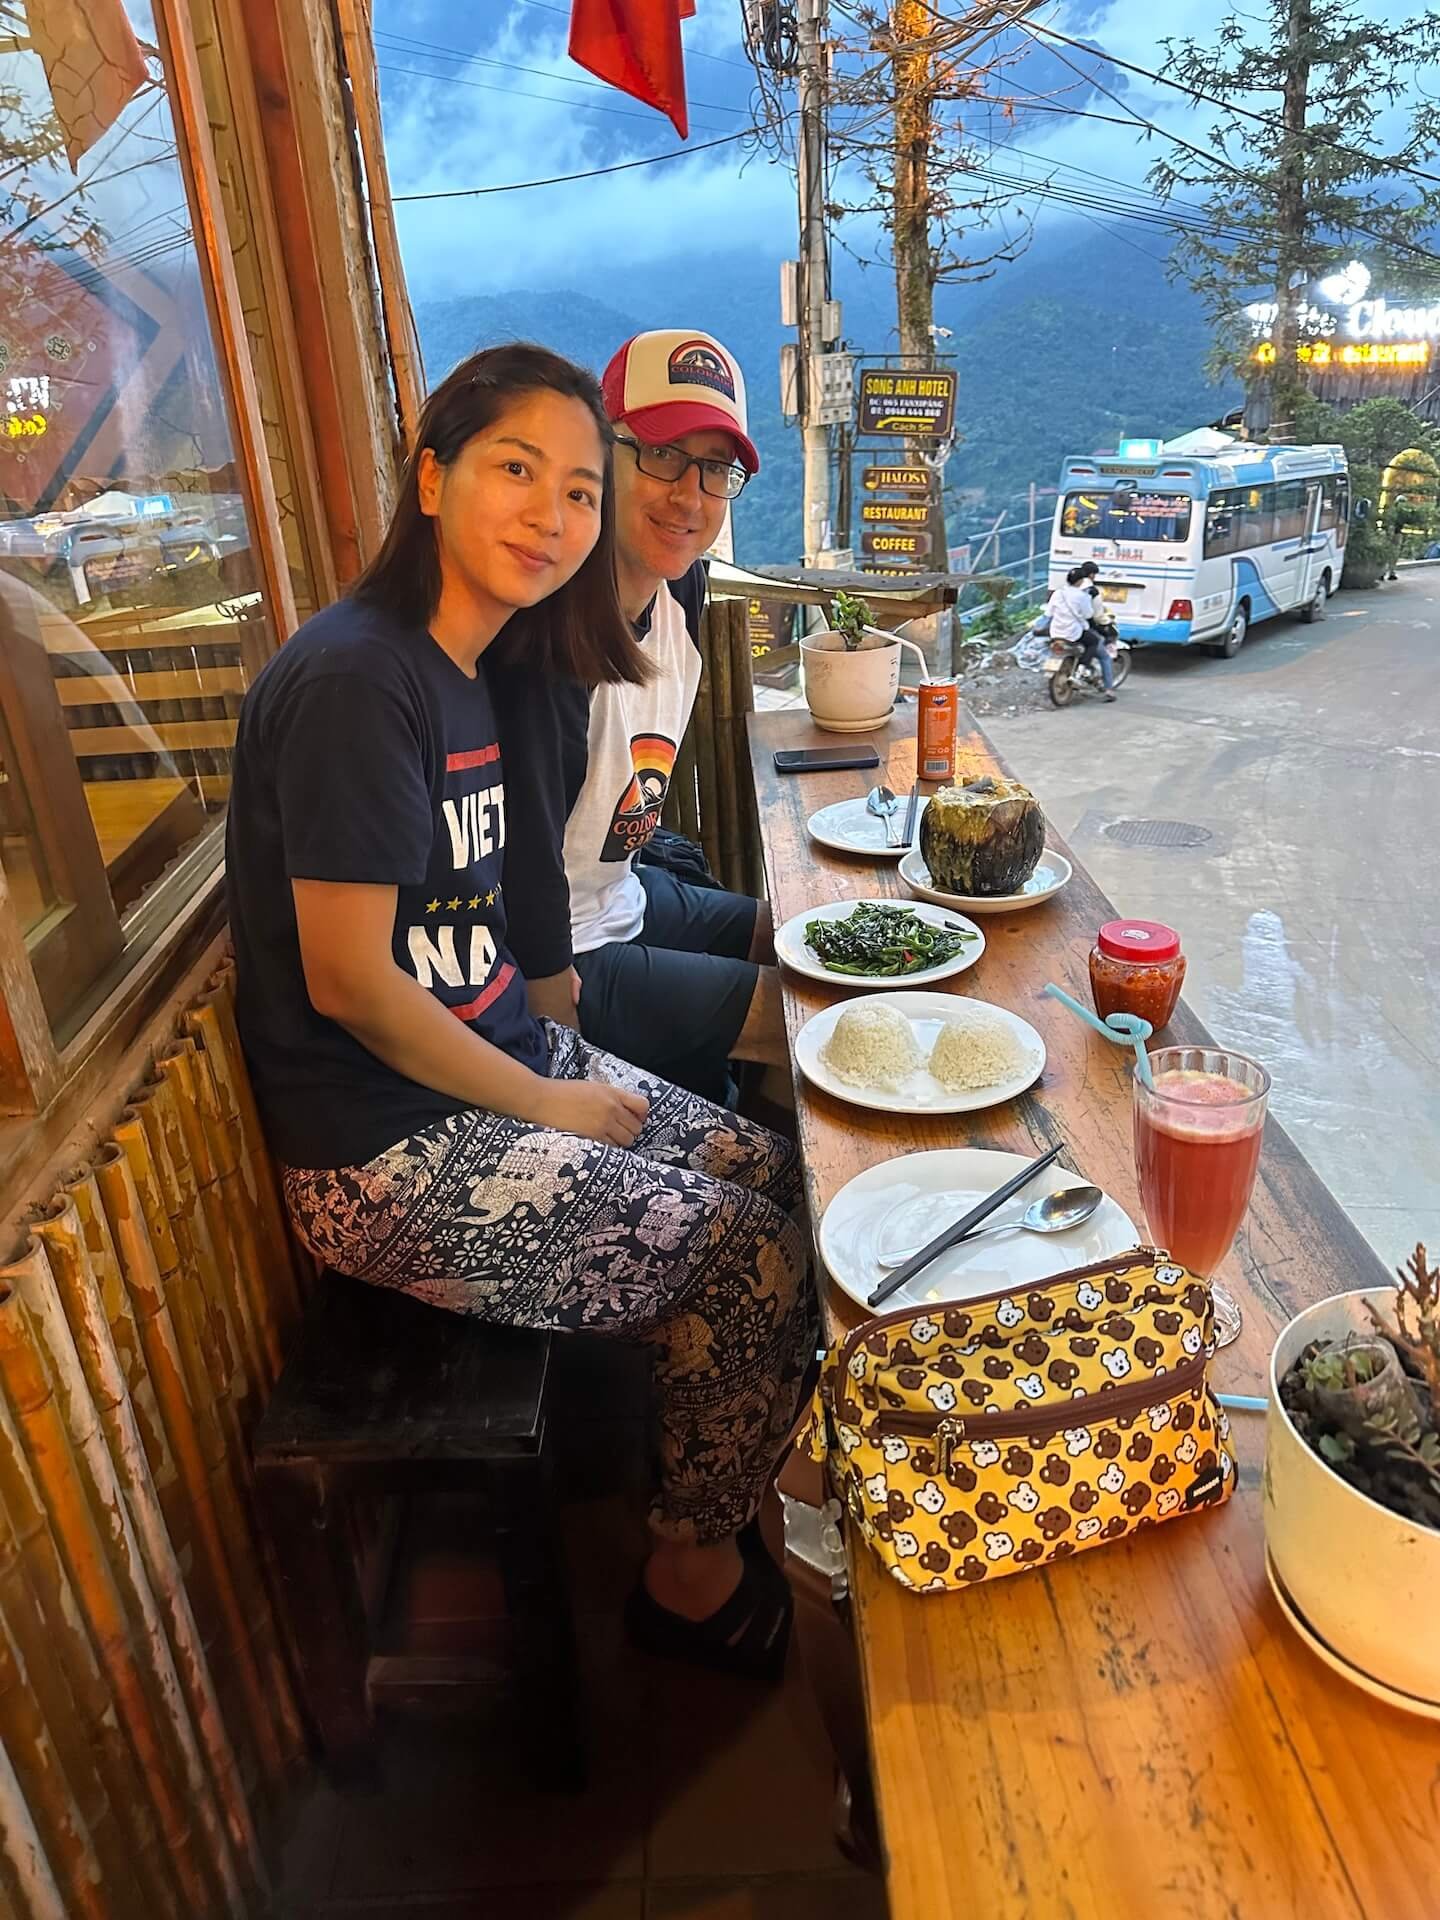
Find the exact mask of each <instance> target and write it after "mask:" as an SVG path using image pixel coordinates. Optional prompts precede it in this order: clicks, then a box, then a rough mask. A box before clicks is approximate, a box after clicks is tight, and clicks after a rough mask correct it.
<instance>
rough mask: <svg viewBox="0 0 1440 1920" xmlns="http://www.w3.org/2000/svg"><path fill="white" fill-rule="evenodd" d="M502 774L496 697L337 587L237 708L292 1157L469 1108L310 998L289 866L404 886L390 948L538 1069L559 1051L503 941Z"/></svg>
mask: <svg viewBox="0 0 1440 1920" xmlns="http://www.w3.org/2000/svg"><path fill="white" fill-rule="evenodd" d="M504 853H505V782H504V775H503V772H502V769H501V764H500V746H499V742H498V739H497V736H496V729H495V718H494V714H493V712H492V709H491V705H490V695H489V691H488V689H487V687H486V684H485V680H484V678H483V676H481V677H478V678H476V679H473V680H472V679H471V678H470V676H469V675H468V674H466V673H465V672H463V671H462V669H461V668H460V667H458V666H456V664H455V662H454V661H453V660H452V659H451V658H450V656H449V655H448V654H447V653H446V652H445V650H444V649H443V648H442V647H441V646H440V645H439V644H438V643H437V642H436V641H435V640H433V639H432V638H431V637H430V635H429V633H428V632H426V630H425V629H424V628H423V627H419V626H414V627H411V626H405V625H402V624H400V623H399V622H397V621H395V620H394V619H392V618H391V617H390V616H389V615H388V614H385V613H383V612H381V611H380V610H378V609H376V608H373V607H368V606H365V605H363V604H361V603H359V602H357V601H354V600H341V601H339V602H338V603H337V604H336V605H334V606H332V607H327V608H326V610H325V611H324V612H323V613H319V614H316V616H315V617H314V619H312V620H307V621H306V623H305V625H304V626H303V627H301V628H300V630H299V632H298V633H296V634H295V635H294V637H293V638H292V639H291V640H289V641H288V642H287V643H286V645H285V646H284V647H283V648H282V649H281V650H280V652H279V653H278V654H277V655H276V656H275V658H274V659H273V660H271V661H269V662H268V663H267V664H266V666H265V668H264V670H263V671H262V672H261V674H260V675H259V677H258V678H257V679H256V681H255V684H254V685H253V686H252V687H251V689H250V691H249V693H248V694H247V695H246V696H245V702H244V705H243V707H242V708H241V712H240V725H239V734H238V738H237V740H236V745H235V763H234V774H233V780H232V785H231V793H230V813H229V822H228V826H227V830H226V862H227V876H228V885H229V894H230V921H231V928H232V931H233V934H234V940H235V957H236V976H237V979H236V984H237V1014H238V1018H239V1024H240V1037H241V1040H242V1041H243V1043H244V1046H245V1055H246V1059H247V1060H248V1062H249V1066H250V1072H251V1076H252V1079H253V1081H254V1084H255V1094H256V1098H257V1100H258V1101H259V1105H260V1112H261V1117H262V1119H263V1120H264V1123H265V1130H266V1133H267V1135H268V1137H269V1141H270V1145H271V1147H272V1148H273V1150H274V1151H275V1153H276V1154H277V1155H278V1156H279V1158H280V1159H281V1160H282V1161H284V1162H286V1164H287V1165H290V1166H294V1167H345V1166H356V1165H360V1164H362V1163H363V1162H365V1161H367V1160H371V1159H373V1158H374V1157H375V1155H376V1154H378V1153H381V1152H383V1151H384V1149H385V1148H386V1147H389V1146H393V1145H394V1144H395V1143H396V1142H397V1141H399V1140H403V1139H404V1138H406V1136H407V1135H409V1134H412V1133H415V1132H416V1131H417V1130H418V1129H419V1128H421V1127H424V1126H428V1125H430V1124H431V1123H433V1122H434V1121H436V1120H443V1119H444V1118H446V1117H447V1116H448V1115H450V1114H454V1113H462V1112H464V1111H465V1102H464V1101H461V1100H456V1099H454V1098H452V1097H451V1096H450V1095H448V1094H443V1093H437V1092H436V1091H435V1090H434V1089H433V1088H431V1087H425V1086H421V1085H420V1084H419V1083H418V1082H417V1081H414V1080H410V1079H407V1078H406V1077H405V1075H403V1074H400V1073H396V1072H395V1070H394V1069H393V1068H392V1067H388V1066H386V1064H385V1063H384V1061H383V1060H379V1059H377V1058H376V1056H375V1055H374V1054H373V1053H371V1052H370V1051H369V1049H368V1048H367V1047H364V1046H362V1045H361V1043H360V1042H359V1041H358V1040H357V1039H355V1037H354V1036H353V1035H352V1034H350V1033H348V1032H347V1031H346V1029H345V1028H344V1027H342V1026H339V1025H338V1024H337V1023H336V1022H335V1021H333V1020H328V1019H326V1018H325V1017H324V1016H323V1015H322V1014H319V1013H317V1012H316V1011H315V1009H314V1007H313V1006H312V1005H311V1004H310V998H309V995H308V993H307V992H306V989H305V975H304V969H303V967H302V964H301V959H300V938H299V933H298V930H297V928H296V924H295V903H294V899H293V896H292V894H291V891H290V882H291V881H292V880H332V881H348V882H352V883H355V884H369V885H374V886H393V887H396V888H398V890H399V891H398V895H397V900H396V911H395V933H394V943H393V952H394V956H395V964H396V965H397V966H398V967H399V968H401V970H402V971H403V972H405V973H408V974H410V975H411V976H412V977H413V978H415V979H417V980H418V981H419V982H420V984H421V986H423V987H425V988H427V989H428V990H429V992H431V993H433V994H434V995H435V997H436V999H438V1000H439V1001H440V1002H441V1003H442V1004H443V1005H444V1006H446V1007H448V1008H449V1010H450V1011H451V1013H453V1014H454V1016H455V1018H456V1019H457V1020H460V1021H462V1022H463V1023H464V1024H465V1025H466V1026H468V1027H470V1028H471V1029H472V1030H473V1031H474V1032H475V1033H478V1034H479V1035H480V1036H481V1037H482V1039H485V1040H488V1041H489V1042H490V1043H491V1044H492V1045H493V1046H496V1047H499V1048H500V1049H501V1050H502V1051H503V1052H505V1053H507V1054H509V1055H510V1056H511V1057H512V1058H513V1059H516V1060H519V1061H520V1062H521V1063H522V1064H523V1065H525V1066H527V1067H531V1068H533V1069H534V1071H535V1072H537V1073H544V1072H546V1071H547V1068H548V1062H549V1050H548V1048H547V1045H546V1042H545V1036H544V1033H543V1032H542V1030H541V1028H540V1026H539V1024H538V1023H537V1022H536V1021H535V1020H534V1019H533V1018H532V1017H531V1014H530V1011H529V1007H528V1003H527V1001H526V995H525V982H524V980H523V979H522V978H521V975H520V973H519V971H518V969H517V968H516V966H515V963H514V961H513V960H512V959H511V958H510V955H509V953H508V952H507V950H506V944H505V899H504V888H503V884H502V882H503V868H504Z"/></svg>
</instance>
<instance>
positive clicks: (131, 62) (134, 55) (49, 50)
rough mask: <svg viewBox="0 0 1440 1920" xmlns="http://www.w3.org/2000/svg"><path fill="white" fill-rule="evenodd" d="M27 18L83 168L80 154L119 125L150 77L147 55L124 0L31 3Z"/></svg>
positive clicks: (68, 141) (74, 162) (69, 145)
mask: <svg viewBox="0 0 1440 1920" xmlns="http://www.w3.org/2000/svg"><path fill="white" fill-rule="evenodd" d="M28 20H29V28H30V44H31V45H32V46H33V47H34V49H35V51H36V53H38V54H39V56H40V59H41V61H42V63H43V65H44V68H45V78H46V79H47V80H48V81H49V83H50V99H51V102H52V103H53V105H54V108H55V118H56V119H57V120H58V121H59V122H60V125H61V128H62V130H63V132H64V134H65V151H66V153H67V154H68V155H69V156H70V165H71V167H72V168H73V169H74V170H75V171H76V172H77V173H78V172H79V170H80V156H81V154H82V153H85V152H87V151H88V150H89V149H90V148H91V147H93V146H94V144H95V142H96V141H97V140H98V139H99V138H100V136H101V134H102V133H105V132H107V131H108V130H109V129H110V128H111V127H113V126H114V124H115V122H116V121H117V120H118V119H119V118H120V115H121V114H122V113H123V112H124V110H125V107H126V104H127V103H128V102H129V100H130V98H131V96H132V95H133V94H134V93H135V92H136V91H137V89H138V88H139V87H140V85H141V83H142V82H143V81H144V80H145V78H146V72H145V56H144V55H143V54H142V53H141V51H140V48H139V45H138V44H137V42H136V39H135V35H134V34H133V33H132V32H131V30H130V22H129V21H128V20H127V19H126V17H125V9H124V6H123V5H122V4H121V0H47V4H45V5H44V6H36V5H32V6H30V7H29V9H28Z"/></svg>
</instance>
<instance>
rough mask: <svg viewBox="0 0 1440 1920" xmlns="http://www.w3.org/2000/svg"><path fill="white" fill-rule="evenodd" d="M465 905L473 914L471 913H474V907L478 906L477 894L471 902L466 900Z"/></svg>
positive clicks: (478, 898)
mask: <svg viewBox="0 0 1440 1920" xmlns="http://www.w3.org/2000/svg"><path fill="white" fill-rule="evenodd" d="M465 904H466V906H468V907H469V909H470V911H471V912H472V913H473V912H474V911H475V909H476V907H478V906H479V904H480V896H479V894H478V893H477V894H476V896H475V898H474V899H473V900H467V901H466V903H465Z"/></svg>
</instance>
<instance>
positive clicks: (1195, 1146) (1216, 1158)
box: [1135, 1068, 1265, 1279]
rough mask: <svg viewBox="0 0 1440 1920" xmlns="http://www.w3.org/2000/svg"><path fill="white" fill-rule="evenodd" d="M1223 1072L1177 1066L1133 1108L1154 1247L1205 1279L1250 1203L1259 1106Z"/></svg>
mask: <svg viewBox="0 0 1440 1920" xmlns="http://www.w3.org/2000/svg"><path fill="white" fill-rule="evenodd" d="M1256 1104H1257V1103H1256V1100H1255V1091H1254V1089H1253V1088H1249V1087H1245V1086H1242V1085H1241V1084H1240V1083H1239V1082H1238V1081H1236V1080H1231V1079H1229V1078H1227V1077H1226V1076H1225V1075H1224V1074H1218V1073H1203V1072H1196V1071H1193V1070H1190V1069H1185V1068H1181V1069H1175V1070H1171V1071H1169V1072H1165V1073H1158V1074H1157V1075H1156V1076H1155V1090H1154V1097H1153V1098H1151V1099H1142V1100H1141V1102H1139V1103H1138V1104H1137V1106H1136V1109H1135V1164H1136V1168H1137V1170H1138V1172H1139V1175H1140V1197H1141V1199H1142V1200H1143V1202H1144V1205H1145V1217H1146V1219H1147V1220H1148V1221H1149V1223H1150V1231H1151V1232H1152V1234H1154V1236H1155V1240H1156V1242H1157V1244H1158V1245H1160V1246H1162V1247H1165V1248H1166V1249H1167V1250H1168V1251H1169V1253H1170V1254H1171V1256H1172V1258H1174V1259H1176V1260H1178V1261H1179V1262H1180V1263H1181V1265H1182V1266H1186V1267H1188V1268H1189V1269H1190V1271H1191V1272H1192V1273H1197V1274H1200V1275H1201V1276H1202V1277H1203V1278H1205V1279H1208V1278H1209V1277H1210V1276H1211V1275H1212V1274H1213V1273H1214V1272H1215V1269H1216V1268H1217V1267H1218V1266H1219V1265H1220V1263H1221V1261H1222V1260H1223V1259H1224V1258H1225V1255H1226V1254H1227V1253H1228V1252H1229V1251H1230V1244H1231V1242H1232V1241H1233V1240H1234V1238H1235V1235H1236V1232H1237V1231H1238V1229H1239V1226H1240V1222H1241V1221H1242V1220H1243V1219H1244V1217H1245V1209H1246V1207H1247V1206H1248V1205H1249V1204H1250V1191H1251V1188H1252V1187H1253V1186H1254V1184H1255V1171H1256V1168H1257V1167H1258V1166H1259V1164H1260V1142H1261V1138H1262V1136H1263V1134H1264V1131H1265V1110H1264V1104H1263V1102H1262V1103H1260V1105H1259V1110H1258V1112H1257V1110H1256Z"/></svg>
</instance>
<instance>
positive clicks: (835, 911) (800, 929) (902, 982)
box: [775, 900, 985, 993]
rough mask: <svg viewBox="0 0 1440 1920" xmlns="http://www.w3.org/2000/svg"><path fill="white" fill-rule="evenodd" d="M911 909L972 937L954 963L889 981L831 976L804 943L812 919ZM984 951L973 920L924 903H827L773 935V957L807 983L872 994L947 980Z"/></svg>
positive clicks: (852, 975)
mask: <svg viewBox="0 0 1440 1920" xmlns="http://www.w3.org/2000/svg"><path fill="white" fill-rule="evenodd" d="M862 906H873V907H913V908H914V910H915V912H916V913H917V914H918V915H919V917H920V918H921V919H922V920H928V921H929V922H930V924H931V925H932V926H936V927H939V926H948V927H954V926H956V925H959V926H960V927H962V928H963V929H964V930H965V932H967V933H972V934H974V936H975V938H974V939H973V940H967V941H966V942H965V945H964V946H963V947H962V948H961V949H960V951H959V953H957V954H956V955H955V957H954V959H953V960H945V961H943V962H942V963H941V964H940V965H939V966H938V967H926V968H924V969H923V971H922V972H920V973H906V974H898V975H896V977H895V978H894V979H893V980H892V979H886V978H883V977H877V976H876V975H875V974H873V973H865V974H860V973H832V972H831V970H830V969H829V967H827V966H826V965H825V964H824V962H823V961H822V960H821V959H820V958H819V956H818V955H817V954H815V953H812V952H811V950H810V948H809V947H807V946H806V944H805V929H806V927H807V926H809V924H810V922H811V921H812V920H843V919H844V918H845V917H846V915H847V914H849V913H851V912H853V910H854V909H855V908H856V907H862ZM984 951H985V936H984V934H983V933H982V932H981V931H980V929H979V927H977V926H976V924H975V922H974V921H973V920H967V919H966V918H965V916H964V914H963V913H942V912H941V910H940V908H939V907H932V906H927V905H926V904H925V903H924V902H923V901H915V900H830V901H827V902H826V904H825V905H824V906H823V907H807V908H806V910H805V912H804V913H797V914H796V915H795V917H794V919H793V920H787V921H786V922H785V924H784V926H783V927H781V929H780V931H779V932H778V933H777V934H776V936H775V955H776V958H777V959H778V960H780V961H782V962H783V963H784V964H785V965H786V966H787V967H789V968H791V969H792V971H793V972H795V973H803V974H804V975H805V976H806V978H807V979H810V980H824V981H825V982H826V983H827V984H828V985H830V986H832V987H857V988H860V989H862V990H863V989H865V988H867V987H868V988H869V990H870V991H871V992H872V993H878V992H883V991H885V989H886V988H889V987H928V986H929V985H930V984H931V983H932V981H935V980H948V979H949V978H950V977H951V975H952V974H956V973H964V971H965V969H966V968H967V967H973V966H974V964H975V962H976V961H977V960H978V959H979V958H980V956H981V954H982V953H983V952H984Z"/></svg>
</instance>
